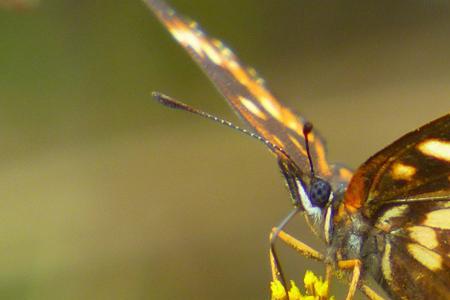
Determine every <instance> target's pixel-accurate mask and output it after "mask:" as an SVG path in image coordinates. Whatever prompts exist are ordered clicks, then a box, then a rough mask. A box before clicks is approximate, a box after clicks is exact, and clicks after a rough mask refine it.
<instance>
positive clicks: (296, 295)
mask: <svg viewBox="0 0 450 300" xmlns="http://www.w3.org/2000/svg"><path fill="white" fill-rule="evenodd" d="M288 294H289V300H303V298H302V297H303V296H302V293H300V289H299V288H298V287H297V285H295V282H294V281H293V280H291V289H290V290H289V293H288Z"/></svg>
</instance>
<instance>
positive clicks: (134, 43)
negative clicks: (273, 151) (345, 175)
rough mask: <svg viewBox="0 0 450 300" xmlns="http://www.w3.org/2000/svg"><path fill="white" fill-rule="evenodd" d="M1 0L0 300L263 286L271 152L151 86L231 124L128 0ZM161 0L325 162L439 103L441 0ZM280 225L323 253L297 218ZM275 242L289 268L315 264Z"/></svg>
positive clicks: (212, 295) (272, 203)
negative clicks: (317, 139) (236, 63)
mask: <svg viewBox="0 0 450 300" xmlns="http://www.w3.org/2000/svg"><path fill="white" fill-rule="evenodd" d="M9 2H10V3H11V2H16V3H18V2H19V0H17V1H9ZM5 3H6V2H5V1H0V6H1V5H2V4H3V9H1V10H0V270H1V271H0V298H1V299H267V297H268V284H269V280H270V272H269V266H268V260H267V250H268V233H269V231H270V229H271V227H272V226H273V225H275V224H277V223H278V222H279V221H280V220H281V219H282V218H283V217H284V216H285V214H286V213H287V212H288V211H289V210H290V208H291V206H290V200H289V197H288V193H287V191H286V190H285V188H284V184H283V181H282V179H281V176H280V174H279V172H278V171H277V168H276V163H275V160H274V159H273V157H272V156H271V155H270V154H269V153H268V151H267V150H266V149H265V148H264V147H263V146H262V145H260V144H259V143H258V142H256V141H254V140H251V139H249V138H246V137H243V136H242V135H240V134H238V133H236V132H233V131H232V130H228V129H224V128H221V127H220V126H218V125H217V124H212V123H211V122H207V121H204V120H202V119H200V118H197V117H193V116H191V115H188V114H186V113H180V112H174V111H170V110H167V109H165V108H164V107H161V106H160V105H158V104H156V103H155V102H154V101H153V100H152V99H151V97H150V92H151V91H153V90H159V91H162V92H164V93H167V94H169V95H172V96H174V97H176V98H178V99H180V100H184V101H186V102H187V103H190V104H192V105H195V106H197V107H200V108H202V109H204V110H206V111H209V112H212V113H215V114H217V115H219V116H223V117H226V118H228V119H231V120H233V121H236V122H238V121H237V119H236V118H235V116H234V115H233V114H232V112H231V110H230V109H229V108H228V106H227V104H226V102H225V101H224V100H223V99H222V98H221V97H220V96H219V95H218V93H217V92H216V91H215V90H214V88H213V87H212V85H211V84H210V83H209V81H208V79H207V78H206V77H205V76H204V75H203V74H202V73H201V71H199V69H198V68H197V67H196V66H195V64H194V63H193V62H192V61H191V60H190V58H189V57H188V56H187V54H185V52H184V51H183V50H182V49H181V48H180V47H179V46H178V45H177V44H176V43H175V42H174V41H173V40H172V39H171V37H170V36H169V34H168V33H167V32H166V31H165V30H164V28H163V27H162V26H161V25H160V24H159V23H158V22H157V21H156V19H155V17H154V16H153V15H152V14H150V13H149V11H148V10H147V9H146V7H145V6H144V5H143V3H141V2H140V1H138V0H135V1H86V0H77V1H75V0H72V1H68V0H66V1H63V0H47V1H45V0H43V1H41V2H40V4H39V5H37V6H35V7H33V8H31V9H20V10H17V9H14V8H11V7H9V8H5V5H4V4H5ZM171 4H172V5H174V7H176V8H177V9H178V11H179V12H182V13H183V14H185V15H188V16H190V17H191V18H193V19H195V20H197V21H199V22H200V24H201V25H202V26H203V28H204V29H205V30H206V31H207V32H209V33H210V34H211V35H213V36H216V37H219V38H220V39H222V40H223V41H225V42H226V43H227V44H228V45H229V46H231V47H232V48H233V49H234V50H235V51H236V52H237V53H238V54H239V56H240V57H241V58H242V60H243V61H245V62H247V63H248V64H250V65H252V66H253V67H255V68H256V69H257V70H258V71H259V73H260V74H261V75H262V76H263V77H264V78H265V79H267V81H268V85H269V86H270V87H271V89H272V90H273V91H274V92H275V94H276V95H278V96H279V98H280V99H282V101H284V102H285V103H287V104H289V105H290V106H291V107H293V108H295V109H296V110H298V111H300V112H301V113H302V114H303V115H304V116H306V117H307V118H309V120H311V121H312V122H313V123H314V124H315V126H316V128H318V129H319V130H320V131H321V132H322V134H323V135H324V136H325V137H326V138H327V141H328V149H329V153H330V157H331V159H332V160H333V161H340V162H344V163H346V164H348V165H349V166H351V167H357V166H358V165H359V164H360V163H362V162H363V161H364V160H365V159H367V158H368V157H369V156H370V155H371V154H373V153H375V152H376V151H378V150H379V149H381V148H382V147H383V146H385V145H387V144H388V143H390V142H392V141H393V140H395V139H396V138H398V137H399V136H400V135H402V134H404V133H406V132H408V131H410V130H412V129H415V128H416V127H418V126H420V125H422V124H424V123H426V122H427V121H430V120H432V119H434V118H437V117H439V116H441V115H443V114H444V113H446V112H448V111H449V108H450V84H449V82H450V57H449V54H450V39H449V37H450V5H449V3H448V2H447V1H394V2H393V1H367V2H366V1H363V2H361V1H327V2H325V1H312V0H310V1H300V0H296V1H292V0H283V1H268V0H264V1H262V0H252V1H251V0H239V1H238V0H228V1H206V0H204V1H203V0H202V1H200V0H196V1H192V0H190V1H189V0H177V1H175V0H173V1H171ZM289 231H290V232H291V233H293V234H294V235H295V236H297V237H299V238H301V239H302V240H305V241H307V242H308V243H310V244H311V245H314V246H315V247H317V248H319V249H323V246H322V245H321V243H320V242H318V241H316V240H315V239H314V238H313V237H312V234H311V233H310V232H309V230H308V229H307V228H306V227H305V224H304V223H303V222H302V220H301V218H298V219H297V220H296V221H295V222H293V223H292V224H291V225H290V226H289ZM280 248H283V247H280ZM281 250H282V251H281V256H282V260H283V262H284V264H285V265H286V269H287V273H288V277H289V278H293V279H295V280H297V281H300V280H301V278H302V276H303V274H304V271H305V270H306V268H309V269H311V268H312V269H313V270H315V271H316V272H318V273H319V274H323V266H322V265H320V264H318V263H314V262H310V261H308V260H306V259H304V258H302V257H300V256H298V255H296V254H295V253H293V251H291V250H290V249H284V248H283V249H281ZM338 287H339V286H338ZM338 287H337V289H338ZM341 288H342V287H341ZM337 289H336V290H335V293H337V294H338V295H340V296H342V295H343V294H342V292H339V291H337Z"/></svg>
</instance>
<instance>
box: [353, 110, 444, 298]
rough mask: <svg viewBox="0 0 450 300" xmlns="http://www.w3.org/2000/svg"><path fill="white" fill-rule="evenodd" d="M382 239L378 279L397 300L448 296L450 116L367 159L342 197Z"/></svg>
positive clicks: (420, 129)
mask: <svg viewBox="0 0 450 300" xmlns="http://www.w3.org/2000/svg"><path fill="white" fill-rule="evenodd" d="M344 204H345V207H346V208H347V211H349V212H356V211H361V212H362V214H363V215H364V216H365V217H367V219H368V220H372V221H373V224H372V225H373V226H374V228H376V230H377V231H378V233H379V234H381V235H382V236H383V237H384V249H383V255H382V259H381V275H382V279H383V281H384V284H385V286H386V287H387V289H388V290H389V291H391V293H392V294H393V295H394V296H395V297H396V298H398V299H448V298H446V297H448V295H450V114H447V115H445V116H443V117H441V118H439V119H437V120H435V121H433V122H431V123H429V124H427V125H425V126H423V127H421V128H419V129H418V130H416V131H413V132H411V133H409V134H407V135H405V136H403V137H402V138H400V139H399V140H397V141H396V142H394V143H393V144H391V145H390V146H388V147H387V148H385V149H383V150H382V151H380V152H379V153H377V154H375V155H374V156H373V157H371V158H370V159H369V160H368V161H367V162H366V163H364V164H363V165H362V166H361V167H360V168H359V169H358V170H357V171H356V173H355V175H354V177H353V178H352V180H351V181H350V184H349V186H348V189H347V191H346V194H345V197H344Z"/></svg>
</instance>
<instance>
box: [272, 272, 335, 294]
mask: <svg viewBox="0 0 450 300" xmlns="http://www.w3.org/2000/svg"><path fill="white" fill-rule="evenodd" d="M303 283H304V287H305V294H302V293H301V291H300V289H299V288H298V287H297V285H296V284H295V282H294V281H292V280H291V282H290V285H291V288H290V289H289V292H288V295H289V300H335V299H334V296H331V297H329V296H328V281H324V280H323V279H322V278H321V277H317V276H316V275H314V273H313V272H311V271H306V274H305V277H304V278H303ZM270 289H271V292H272V298H271V300H287V299H288V297H287V296H288V295H287V293H286V289H285V288H284V286H283V285H282V284H281V282H280V281H278V280H275V281H272V282H271V283H270Z"/></svg>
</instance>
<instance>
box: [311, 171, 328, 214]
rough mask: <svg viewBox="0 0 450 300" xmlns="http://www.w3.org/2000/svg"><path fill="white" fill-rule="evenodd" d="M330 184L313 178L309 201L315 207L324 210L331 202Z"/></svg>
mask: <svg viewBox="0 0 450 300" xmlns="http://www.w3.org/2000/svg"><path fill="white" fill-rule="evenodd" d="M330 196H331V186H330V184H329V183H328V182H327V181H325V180H323V179H321V178H318V177H313V178H312V180H311V186H310V188H309V199H310V201H311V204H312V206H313V207H320V208H324V207H325V206H326V205H327V204H328V203H329V202H330V200H331V197H330Z"/></svg>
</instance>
